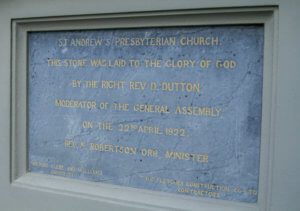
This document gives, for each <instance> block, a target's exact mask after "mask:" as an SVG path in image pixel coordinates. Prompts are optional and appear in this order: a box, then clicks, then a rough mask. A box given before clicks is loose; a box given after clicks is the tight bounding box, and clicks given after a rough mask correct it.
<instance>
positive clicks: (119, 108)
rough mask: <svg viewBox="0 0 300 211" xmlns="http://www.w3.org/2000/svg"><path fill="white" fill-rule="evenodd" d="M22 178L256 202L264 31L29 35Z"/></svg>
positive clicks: (150, 30)
mask: <svg viewBox="0 0 300 211" xmlns="http://www.w3.org/2000/svg"><path fill="white" fill-rule="evenodd" d="M28 47H29V49H28V53H29V54H28V55H29V56H28V64H29V65H28V72H29V73H28V78H29V79H28V80H29V81H28V84H29V88H28V93H29V96H28V99H29V106H28V117H29V141H28V143H29V171H31V172H36V173H43V174H51V175H56V176H63V177H69V178H76V179H81V180H88V181H93V182H104V183H110V184H113V185H121V186H127V187H134V188H142V189H148V190H155V191H164V192H169V193H175V194H181V195H189V196H192V197H208V198H214V199H223V200H234V201H241V202H249V203H255V202H257V197H258V195H257V194H258V180H259V161H260V160H259V156H260V136H261V112H262V79H263V76H262V75H263V26H260V25H247V26H193V27H192V26H191V27H159V28H139V29H105V30H81V31H55V32H30V33H29V37H28Z"/></svg>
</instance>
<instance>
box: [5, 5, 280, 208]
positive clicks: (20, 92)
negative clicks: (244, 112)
mask: <svg viewBox="0 0 300 211" xmlns="http://www.w3.org/2000/svg"><path fill="white" fill-rule="evenodd" d="M241 24H243V25H247V24H263V25H264V59H263V95H262V96H263V97H262V126H261V148H260V174H259V190H258V201H257V203H246V202H236V201H226V200H220V199H210V198H204V197H193V196H184V195H179V194H175V193H165V192H159V191H151V190H146V189H136V188H130V187H124V186H117V185H112V184H104V183H95V182H88V181H80V180H75V179H69V178H63V177H57V176H52V175H42V174H37V173H31V172H28V112H27V111H28V109H27V105H28V104H27V102H28V59H27V58H28V42H27V39H28V32H32V31H61V30H88V29H114V28H140V27H143V28H144V27H170V26H178V27H179V26H195V25H197V26H209V25H241ZM11 35H12V37H11V112H10V117H11V142H10V146H11V147H10V158H11V160H10V169H11V171H10V179H11V181H10V182H11V185H12V186H14V187H21V188H29V189H36V190H40V191H47V192H52V193H55V194H63V195H71V196H75V197H83V198H89V199H93V200H98V201H100V202H103V203H115V204H120V205H124V206H129V207H134V208H141V209H148V210H149V209H150V210H157V209H166V210H169V209H171V210H177V209H180V210H199V207H201V208H203V209H206V210H224V211H226V210H249V211H250V210H251V211H253V210H267V209H268V208H269V206H270V201H269V198H270V197H271V195H270V194H271V182H272V180H271V178H272V177H271V175H272V166H273V165H272V160H273V150H274V143H273V140H274V132H275V129H274V122H275V121H274V116H275V106H272V105H275V100H276V99H275V96H276V72H277V59H276V57H277V46H276V43H277V40H278V8H277V7H245V8H228V9H195V10H173V11H153V12H134V13H115V14H96V15H79V16H62V17H39V18H26V19H13V20H12V21H11Z"/></svg>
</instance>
